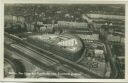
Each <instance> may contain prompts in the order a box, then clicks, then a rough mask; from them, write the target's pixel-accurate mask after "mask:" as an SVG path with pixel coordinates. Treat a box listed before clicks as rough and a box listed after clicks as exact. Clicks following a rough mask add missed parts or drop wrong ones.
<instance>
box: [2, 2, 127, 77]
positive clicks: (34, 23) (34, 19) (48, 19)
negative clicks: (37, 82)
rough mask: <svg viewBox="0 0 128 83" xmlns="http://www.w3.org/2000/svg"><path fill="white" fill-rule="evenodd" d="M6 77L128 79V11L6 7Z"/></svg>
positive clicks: (93, 7) (68, 6)
mask: <svg viewBox="0 0 128 83" xmlns="http://www.w3.org/2000/svg"><path fill="white" fill-rule="evenodd" d="M4 12H5V15H4V77H5V78H84V79H88V78H89V79H90V78H93V79H99V78H102V79H109V78H111V79H124V78H125V7H124V5H121V4H118V5H116V4H115V5H110V4H106V5H102V4H99V5H98V4H97V5H95V4H92V5H91V4H90V5H89V4H88V5H87V4H81V5H79V4H65V5H64V4H61V5H60V4H58V5H56V4H5V11H4Z"/></svg>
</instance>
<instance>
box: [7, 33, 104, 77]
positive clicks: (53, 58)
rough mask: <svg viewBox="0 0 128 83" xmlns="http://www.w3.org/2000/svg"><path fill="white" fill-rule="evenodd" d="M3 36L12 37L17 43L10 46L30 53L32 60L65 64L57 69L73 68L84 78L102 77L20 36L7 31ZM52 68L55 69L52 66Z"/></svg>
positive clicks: (24, 53)
mask: <svg viewBox="0 0 128 83" xmlns="http://www.w3.org/2000/svg"><path fill="white" fill-rule="evenodd" d="M5 36H6V37H8V38H10V39H12V40H14V41H16V42H17V43H18V44H16V45H15V44H14V45H13V44H12V48H13V49H15V50H16V51H18V52H21V54H22V55H25V56H28V54H29V53H30V54H29V55H31V56H30V57H31V60H32V61H33V58H34V59H35V60H36V61H37V62H39V63H40V62H42V61H43V60H44V61H43V62H48V64H50V66H51V63H55V64H56V63H57V64H58V63H59V64H60V65H65V67H63V68H62V69H61V71H59V72H67V70H68V71H70V72H72V71H74V70H75V72H77V73H80V74H82V75H83V76H85V77H84V78H103V76H102V75H100V74H97V73H96V72H94V71H91V70H89V69H88V68H86V67H85V66H82V65H80V64H77V63H76V62H72V61H70V60H68V59H65V58H63V57H60V56H58V55H55V54H53V53H51V52H49V51H48V50H45V49H41V48H39V47H36V46H34V45H32V44H30V43H28V42H25V41H24V40H23V39H21V38H19V37H17V36H14V35H10V34H7V33H5ZM18 49H21V50H22V51H21V50H20V51H19V50H18ZM27 49H29V50H31V51H32V52H33V53H32V52H29V51H27V52H26V50H27ZM31 53H32V54H31ZM34 53H37V54H34ZM32 55H33V56H32ZM30 57H28V58H30ZM42 57H45V58H48V59H50V61H49V60H47V59H46V60H45V59H42ZM51 61H53V62H51ZM40 64H42V63H40ZM43 64H44V63H43ZM48 64H44V65H45V66H47V67H48V68H49V67H50V66H48ZM53 66H55V65H53ZM65 68H66V69H65ZM50 69H51V68H50ZM52 70H53V71H55V69H54V68H53V69H52ZM65 70H66V71H65ZM57 72H58V71H57Z"/></svg>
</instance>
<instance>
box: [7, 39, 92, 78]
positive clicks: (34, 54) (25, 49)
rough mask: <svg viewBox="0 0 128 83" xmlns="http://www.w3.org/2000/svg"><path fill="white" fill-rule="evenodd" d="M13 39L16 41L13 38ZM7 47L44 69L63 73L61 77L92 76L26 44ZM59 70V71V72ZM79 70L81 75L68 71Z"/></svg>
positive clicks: (74, 71)
mask: <svg viewBox="0 0 128 83" xmlns="http://www.w3.org/2000/svg"><path fill="white" fill-rule="evenodd" d="M13 41H15V40H14V39H13ZM15 42H16V41H15ZM5 47H6V48H8V49H10V50H12V51H16V52H17V53H19V54H20V55H21V57H25V58H27V59H29V61H30V62H31V63H33V64H36V66H38V67H40V68H42V69H44V68H45V69H49V70H51V71H53V72H55V73H56V74H59V75H62V76H61V77H66V78H85V77H86V78H89V77H90V76H89V75H87V74H82V72H79V71H77V70H76V69H73V68H72V67H70V66H68V65H66V64H63V63H61V62H60V61H59V60H56V59H53V58H50V57H48V56H47V55H45V54H44V53H40V52H38V51H36V50H34V49H32V48H31V47H29V46H26V45H24V44H22V43H12V44H10V45H7V44H5ZM58 72H59V73H58ZM77 72H79V73H80V74H81V76H80V75H79V76H77V75H75V76H74V75H69V74H68V73H72V74H73V73H75V74H77ZM64 73H65V74H66V73H67V74H68V75H63V74H64Z"/></svg>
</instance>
